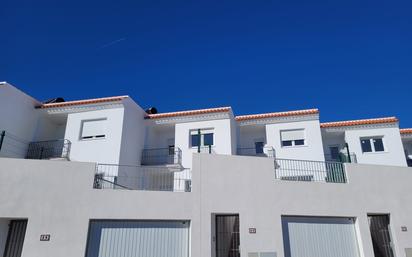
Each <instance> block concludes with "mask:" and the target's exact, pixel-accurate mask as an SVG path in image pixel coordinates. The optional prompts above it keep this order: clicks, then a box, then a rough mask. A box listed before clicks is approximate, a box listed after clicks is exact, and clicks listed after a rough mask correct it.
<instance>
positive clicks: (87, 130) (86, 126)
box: [80, 119, 107, 139]
mask: <svg viewBox="0 0 412 257" xmlns="http://www.w3.org/2000/svg"><path fill="white" fill-rule="evenodd" d="M106 121H107V119H98V120H84V121H82V128H81V136H80V139H92V138H105V137H106V132H105V131H106Z"/></svg>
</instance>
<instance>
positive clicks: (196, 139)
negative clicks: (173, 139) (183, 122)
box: [190, 135, 199, 147]
mask: <svg viewBox="0 0 412 257" xmlns="http://www.w3.org/2000/svg"><path fill="white" fill-rule="evenodd" d="M190 142H191V146H192V147H195V146H199V135H191V140H190Z"/></svg>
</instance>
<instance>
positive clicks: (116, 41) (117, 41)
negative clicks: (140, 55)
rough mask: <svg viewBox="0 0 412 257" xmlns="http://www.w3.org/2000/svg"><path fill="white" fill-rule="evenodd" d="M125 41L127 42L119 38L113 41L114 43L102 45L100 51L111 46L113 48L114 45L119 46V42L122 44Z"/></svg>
mask: <svg viewBox="0 0 412 257" xmlns="http://www.w3.org/2000/svg"><path fill="white" fill-rule="evenodd" d="M125 40H126V38H119V39H117V40H114V41H112V42H110V43H107V44H105V45H102V46H101V47H99V50H100V49H103V48H106V47H109V46H112V45H115V44H117V43H119V42H122V41H125Z"/></svg>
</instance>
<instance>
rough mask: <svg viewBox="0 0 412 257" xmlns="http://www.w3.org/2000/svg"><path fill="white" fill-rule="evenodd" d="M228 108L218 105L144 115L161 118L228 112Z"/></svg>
mask: <svg viewBox="0 0 412 257" xmlns="http://www.w3.org/2000/svg"><path fill="white" fill-rule="evenodd" d="M230 109H231V108H230V107H219V108H210V109H199V110H190V111H180V112H166V113H157V114H148V115H147V116H146V119H161V118H169V117H181V116H190V115H200V114H208V113H217V112H229V111H230Z"/></svg>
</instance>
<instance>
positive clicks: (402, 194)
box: [192, 154, 412, 257]
mask: <svg viewBox="0 0 412 257" xmlns="http://www.w3.org/2000/svg"><path fill="white" fill-rule="evenodd" d="M345 166H346V169H347V176H348V183H346V184H333V183H310V182H309V183H308V182H292V181H279V180H274V179H273V176H274V173H273V170H274V166H273V161H271V160H270V159H268V158H259V157H243V156H221V155H218V156H211V155H206V154H203V155H201V156H199V155H196V156H195V157H194V163H193V167H194V174H193V176H194V177H196V175H198V174H199V176H201V178H200V181H199V180H195V183H194V184H193V190H194V191H193V192H194V193H195V194H196V195H200V196H199V200H198V202H200V205H201V207H200V208H201V212H200V215H201V217H200V220H201V228H200V230H201V231H202V236H201V238H200V240H201V242H200V245H201V250H200V252H199V253H198V252H194V253H193V254H194V255H192V256H201V257H210V256H212V257H213V256H215V251H214V244H213V242H212V241H211V238H212V236H213V234H212V232H213V229H212V226H211V222H212V215H211V214H213V213H216V214H239V217H240V248H241V256H247V255H248V253H249V252H276V253H277V256H279V257H283V256H284V246H283V234H282V223H281V217H282V215H290V216H293V215H296V216H318V217H319V216H326V217H353V218H356V227H357V230H358V234H359V235H358V242H359V244H360V252H361V256H362V257H374V253H373V247H372V240H371V235H370V231H369V224H368V220H367V214H390V217H391V234H392V235H393V243H394V246H395V247H394V250H395V255H396V256H398V257H405V250H404V249H405V248H410V247H412V240H411V239H412V230H411V229H410V227H412V218H411V217H412V216H411V215H412V206H411V205H410V204H409V202H410V201H412V189H411V187H410V181H411V179H412V169H411V168H403V167H393V166H382V165H359V164H347V165H345ZM216 177H219V179H216ZM197 183H200V184H197ZM232 185H233V186H232ZM234 185H235V186H234ZM199 191H200V192H199ZM402 226H406V227H407V228H408V231H407V232H403V231H401V227H402ZM249 228H256V234H249V231H248V229H249Z"/></svg>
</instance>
